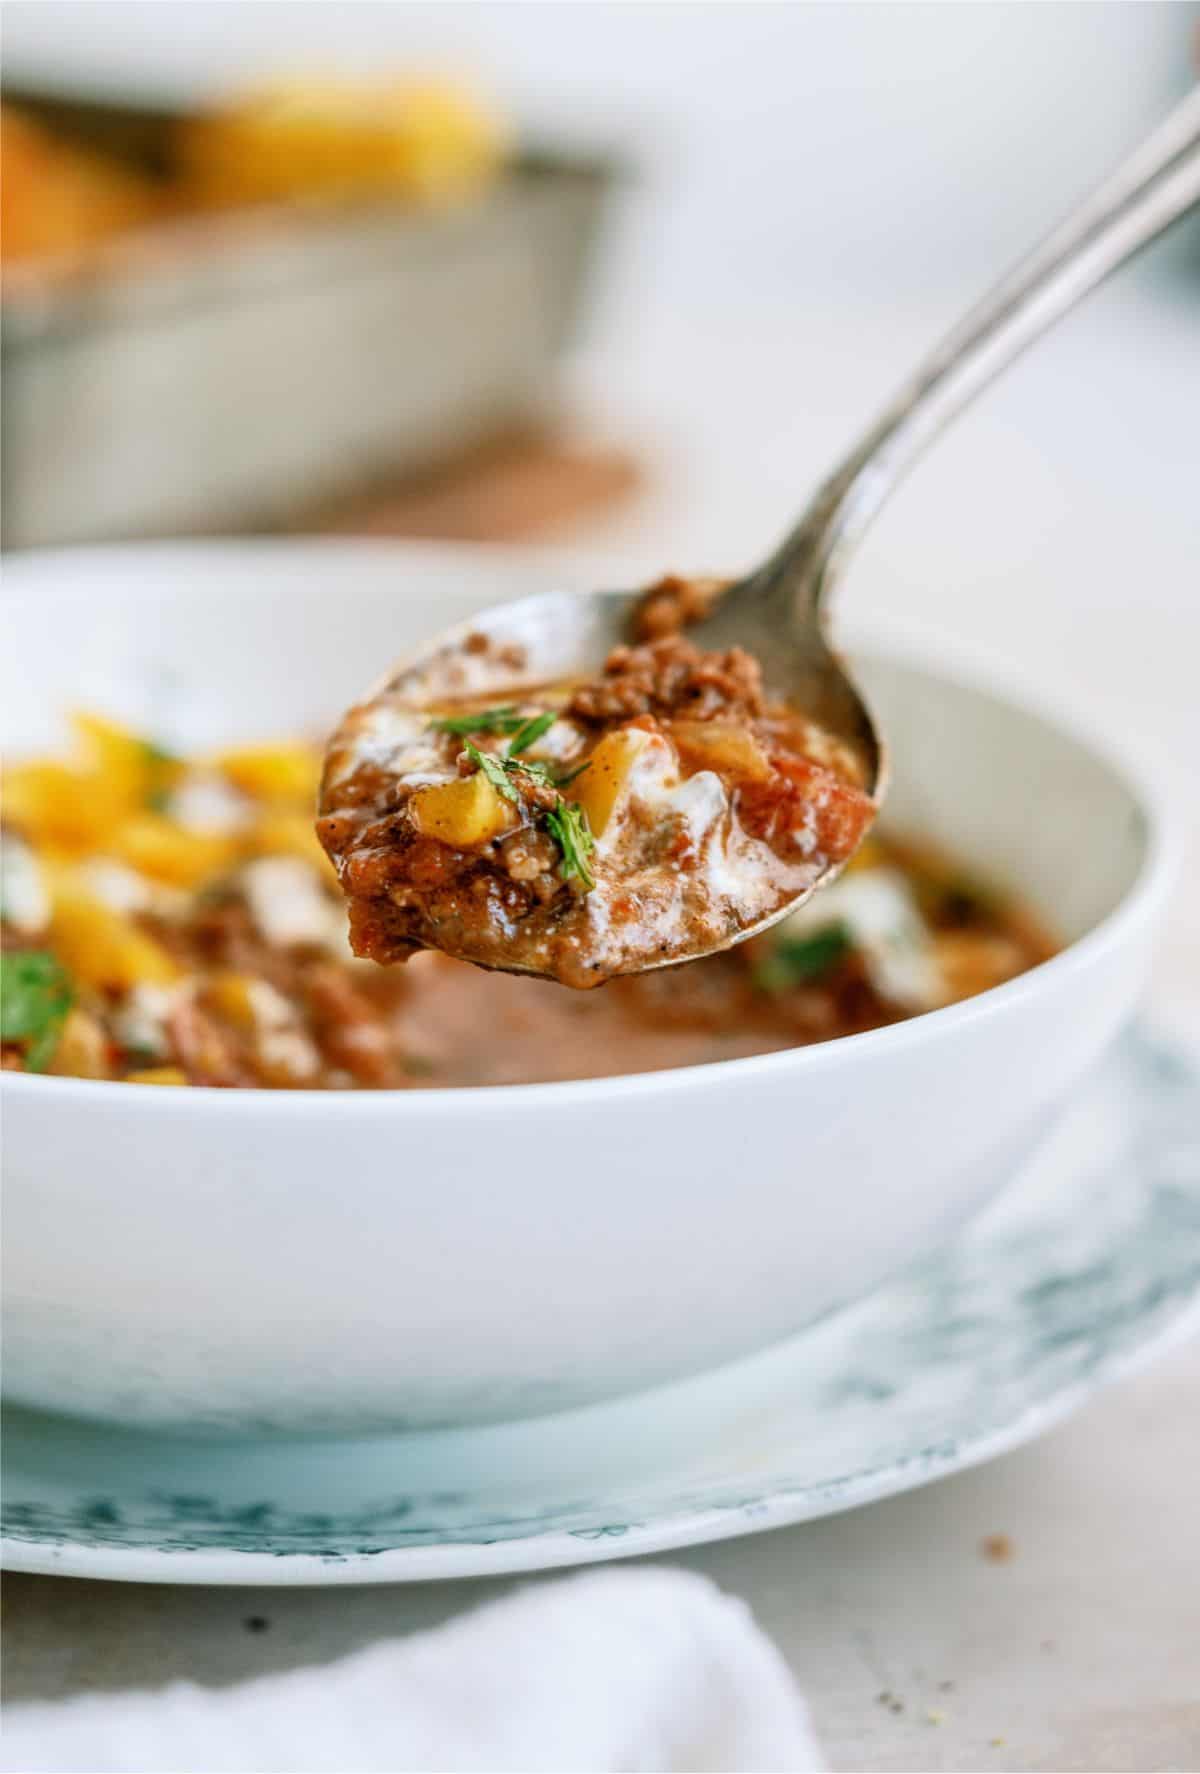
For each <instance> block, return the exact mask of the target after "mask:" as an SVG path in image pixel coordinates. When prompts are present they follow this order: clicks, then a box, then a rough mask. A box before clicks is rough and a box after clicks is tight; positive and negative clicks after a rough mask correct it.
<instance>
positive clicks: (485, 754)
mask: <svg viewBox="0 0 1200 1774" xmlns="http://www.w3.org/2000/svg"><path fill="white" fill-rule="evenodd" d="M466 751H467V756H468V757H469V758H472V759H473V760H474V762H475V764H476V765H477V766H478V768H479V769H480V770H482V771H483V774H484V775H485V776H486V777H487V779H488V781H489V782H490V783H491V785H492V787H493V788H494V789H495V791H496V793H497V794H498V795H503V796H504V799H505V800H506V801H511V802H512V804H513V806H514V807H519V806H520V805H521V796H520V794H519V793H518V791H517V789H516V788H515V787H514V785H513V784H512V783H511V782H510V781H509V779H508V776H507V775H506V773H505V769H504V762H503V760H502V759H501V758H498V757H496V756H495V755H494V754H493V753H492V752H490V751H480V749H479V747H478V746H477V745H473V744H472V743H471V741H470V740H469V739H468V740H467V742H466Z"/></svg>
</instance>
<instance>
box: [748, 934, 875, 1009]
mask: <svg viewBox="0 0 1200 1774" xmlns="http://www.w3.org/2000/svg"><path fill="white" fill-rule="evenodd" d="M852 947H853V942H852V939H851V936H850V932H849V930H848V929H847V927H846V925H845V924H843V923H841V922H840V921H839V922H837V923H833V924H823V925H822V926H821V928H820V929H819V930H814V931H813V932H812V933H811V935H808V936H784V937H781V938H780V939H779V940H778V941H777V942H775V943H774V944H773V945H772V947H771V950H770V953H769V954H767V955H766V956H765V957H764V958H763V960H761V961H760V962H759V963H758V965H757V966H756V967H755V969H754V973H753V976H752V977H753V980H754V984H755V985H756V986H757V987H758V989H759V991H760V992H767V993H769V994H770V995H771V996H772V997H779V996H780V995H781V994H782V993H784V992H790V991H791V990H792V989H793V988H794V987H796V986H800V985H809V984H811V983H812V982H813V981H814V980H818V979H821V978H823V976H824V975H825V974H827V973H829V972H830V971H831V970H832V969H833V968H834V967H836V966H837V964H838V962H839V961H842V960H844V959H845V957H846V956H847V955H848V954H849V952H850V950H851V948H852Z"/></svg>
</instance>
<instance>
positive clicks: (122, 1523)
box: [2, 1031, 1200, 1585]
mask: <svg viewBox="0 0 1200 1774" xmlns="http://www.w3.org/2000/svg"><path fill="white" fill-rule="evenodd" d="M680 1235H681V1237H682V1236H686V1227H681V1229H680ZM1197 1325H1200V1072H1198V1070H1197V1067H1196V1064H1195V1063H1194V1061H1193V1060H1192V1059H1191V1058H1189V1057H1186V1056H1185V1055H1184V1054H1183V1053H1182V1052H1181V1051H1179V1050H1177V1049H1176V1048H1174V1047H1172V1046H1169V1045H1167V1044H1165V1043H1163V1042H1162V1041H1160V1040H1158V1039H1156V1038H1151V1037H1150V1036H1148V1035H1147V1034H1145V1033H1144V1032H1137V1031H1135V1032H1134V1033H1132V1034H1130V1035H1128V1036H1126V1037H1125V1039H1124V1040H1123V1041H1122V1042H1121V1044H1120V1045H1119V1047H1118V1048H1117V1049H1116V1050H1115V1051H1114V1052H1113V1053H1112V1054H1111V1055H1110V1056H1109V1058H1108V1059H1107V1060H1106V1061H1105V1063H1104V1065H1103V1067H1102V1068H1101V1069H1100V1071H1099V1072H1098V1073H1096V1074H1095V1075H1094V1076H1093V1077H1092V1079H1091V1080H1090V1081H1089V1082H1088V1084H1087V1085H1085V1086H1084V1087H1083V1089H1082V1090H1081V1091H1080V1092H1079V1093H1078V1094H1077V1096H1076V1098H1075V1100H1074V1101H1073V1103H1072V1105H1071V1107H1070V1108H1069V1110H1068V1111H1067V1113H1066V1115H1065V1116H1064V1117H1063V1119H1062V1120H1061V1121H1060V1122H1059V1124H1058V1126H1057V1127H1056V1128H1055V1129H1054V1130H1053V1132H1052V1133H1051V1134H1050V1135H1049V1136H1048V1137H1047V1140H1046V1142H1045V1144H1044V1146H1043V1147H1042V1149H1041V1150H1040V1152H1039V1154H1038V1156H1037V1157H1036V1159H1035V1160H1034V1161H1033V1162H1032V1163H1031V1164H1030V1165H1029V1166H1027V1167H1026V1169H1025V1170H1024V1172H1023V1173H1022V1175H1021V1176H1020V1177H1019V1178H1018V1179H1016V1180H1014V1183H1013V1185H1012V1187H1011V1188H1010V1189H1009V1190H1008V1191H1007V1193H1006V1194H1005V1196H1004V1198H1003V1199H1002V1200H1001V1201H1000V1202H999V1203H997V1205H996V1206H994V1207H993V1208H992V1209H990V1210H989V1211H988V1212H987V1213H986V1214H985V1215H984V1216H983V1217H982V1218H981V1219H979V1220H978V1221H977V1222H976V1223H975V1224H974V1225H973V1226H972V1227H971V1228H970V1229H969V1230H967V1231H966V1232H965V1233H964V1234H962V1235H961V1236H960V1237H958V1238H957V1239H956V1240H955V1241H954V1242H953V1243H952V1244H950V1245H948V1246H947V1247H946V1248H945V1249H944V1250H943V1251H941V1252H940V1253H939V1254H938V1255H937V1256H935V1257H933V1258H932V1259H929V1260H926V1261H925V1262H923V1263H922V1264H920V1265H919V1266H918V1267H916V1268H914V1269H912V1270H910V1271H909V1272H908V1273H907V1274H906V1275H904V1276H903V1277H901V1278H900V1279H899V1280H897V1281H894V1282H892V1283H891V1284H890V1285H888V1286H887V1287H886V1288H884V1289H882V1290H880V1291H879V1292H878V1293H877V1294H875V1295H874V1296H873V1297H872V1298H871V1299H869V1300H867V1301H865V1302H864V1303H862V1304H861V1305H859V1306H856V1307H854V1308H853V1309H851V1310H849V1311H846V1312H842V1313H840V1314H838V1315H837V1316H836V1317H833V1318H831V1319H829V1320H827V1321H826V1322H825V1323H823V1324H821V1325H819V1326H817V1327H816V1328H814V1329H811V1330H809V1331H808V1332H806V1333H805V1334H804V1335H802V1336H800V1337H796V1338H794V1339H792V1340H791V1341H790V1342H788V1343H787V1344H785V1345H782V1346H780V1347H778V1348H775V1349H773V1350H770V1351H768V1352H767V1353H765V1354H762V1355H759V1356H756V1357H754V1358H753V1359H751V1360H748V1361H742V1362H739V1363H737V1364H735V1365H733V1366H730V1367H727V1368H723V1369H721V1370H719V1371H718V1372H716V1373H713V1374H709V1375H707V1376H704V1377H702V1378H698V1379H692V1380H688V1381H685V1382H683V1383H681V1384H677V1385H674V1386H670V1387H664V1388H661V1389H659V1390H657V1391H655V1392H653V1393H645V1394H642V1395H641V1396H640V1397H637V1398H632V1399H624V1400H621V1401H619V1402H617V1403H610V1404H606V1405H600V1406H595V1407H592V1408H591V1409H588V1410H581V1411H573V1412H570V1413H567V1414H564V1415H561V1416H557V1417H551V1418H542V1419H538V1420H535V1421H529V1422H523V1423H512V1424H503V1425H499V1426H492V1427H487V1428H471V1429H462V1430H440V1431H437V1432H430V1433H423V1434H412V1435H405V1436H393V1437H377V1438H373V1439H370V1440H353V1441H350V1440H337V1441H332V1440H323V1441H315V1440H308V1441H304V1440H281V1439H272V1440H255V1441H240V1440H239V1441H223V1442H218V1441H210V1442H195V1441H186V1440H182V1439H177V1438H175V1439H173V1438H170V1437H166V1436H157V1435H149V1434H144V1433H133V1432H124V1431H120V1430H115V1429H110V1428H106V1427H104V1426H103V1425H99V1424H87V1423H81V1422H69V1421H66V1420H60V1419H54V1418H50V1417H45V1416H39V1415H37V1414H35V1413H33V1412H30V1411H24V1410H17V1409H13V1410H11V1411H8V1412H7V1413H6V1417H5V1434H4V1448H3V1456H4V1484H3V1510H2V1520H3V1562H4V1564H5V1565H6V1567H7V1568H9V1569H10V1570H20V1571H32V1572H50V1573H59V1574H61V1575H64V1576H76V1577H105V1578H117V1579H125V1580H129V1581H137V1582H164V1583H214V1584H218V1583H220V1584H225V1583H247V1584H250V1583H253V1584H322V1585H323V1584H340V1583H382V1582H399V1581H407V1580H419V1579H431V1578H444V1577H458V1576H480V1575H487V1574H490V1573H499V1572H508V1571H524V1570H536V1569H543V1568H546V1567H550V1566H557V1565H572V1564H583V1563H588V1562H592V1561H595V1560H599V1559H605V1558H612V1557H627V1556H630V1555H632V1554H635V1553H647V1552H661V1551H665V1550H667V1549H670V1548H672V1547H679V1546H688V1545H695V1544H699V1543H701V1542H704V1541H709V1540H717V1539H722V1538H725V1537H727V1536H731V1535H735V1534H743V1533H749V1532H753V1531H755V1530H758V1529H762V1528H770V1527H778V1526H781V1525H783V1524H785V1523H789V1522H799V1521H805V1520H808V1519H811V1518H813V1517H815V1516H820V1515H827V1514H832V1513H834V1512H835V1511H838V1510H843V1509H849V1508H853V1507H855V1506H857V1505H859V1504H862V1503H868V1502H871V1501H873V1500H874V1499H876V1498H878V1497H884V1496H887V1495H889V1494H891V1493H893V1492H897V1491H902V1490H906V1489H909V1488H911V1487H913V1486H916V1485H920V1484H926V1483H928V1482H929V1481H930V1480H932V1479H935V1478H940V1477H943V1476H945V1475H946V1474H948V1473H952V1472H957V1471H961V1470H962V1469H964V1468H966V1467H968V1466H972V1465H975V1464H977V1463H978V1462H979V1461H982V1460H985V1459H989V1458H991V1457H992V1456H994V1455H996V1454H999V1453H1001V1452H1003V1451H1005V1450H1006V1449H1009V1448H1012V1447H1015V1446H1017V1445H1018V1444H1019V1443H1021V1442H1023V1441H1027V1440H1029V1439H1030V1438H1031V1437H1033V1436H1035V1435H1037V1434H1039V1433H1040V1432H1041V1431H1042V1430H1044V1429H1045V1428H1047V1427H1048V1426H1049V1425H1051V1424H1052V1423H1055V1422H1057V1421H1058V1420H1060V1419H1061V1418H1063V1417H1065V1416H1066V1415H1067V1414H1068V1413H1069V1412H1070V1411H1072V1410H1074V1409H1075V1408H1076V1407H1077V1406H1078V1405H1079V1404H1081V1403H1082V1402H1083V1400H1084V1399H1086V1398H1087V1397H1088V1396H1090V1395H1091V1394H1092V1393H1093V1392H1095V1391H1096V1390H1097V1389H1098V1388H1099V1387H1101V1386H1103V1385H1104V1384H1106V1383H1107V1382H1109V1381H1110V1380H1112V1379H1114V1378H1116V1377H1117V1376H1119V1375H1121V1374H1124V1373H1126V1372H1128V1371H1129V1370H1130V1369H1131V1368H1132V1367H1134V1366H1135V1365H1137V1364H1139V1363H1141V1362H1143V1361H1145V1360H1146V1359H1147V1358H1148V1357H1149V1356H1150V1355H1152V1354H1154V1353H1156V1352H1158V1351H1159V1350H1161V1349H1162V1348H1163V1347H1164V1346H1165V1345H1167V1344H1168V1343H1171V1342H1174V1341H1175V1340H1177V1339H1180V1338H1182V1337H1183V1336H1185V1335H1186V1334H1187V1333H1188V1332H1189V1330H1191V1329H1194V1328H1196V1327H1197Z"/></svg>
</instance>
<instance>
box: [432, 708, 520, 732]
mask: <svg viewBox="0 0 1200 1774" xmlns="http://www.w3.org/2000/svg"><path fill="white" fill-rule="evenodd" d="M429 725H430V727H431V729H432V730H433V731H434V732H435V733H458V734H460V735H463V736H465V735H466V734H469V733H519V732H520V730H521V728H522V727H523V726H525V725H526V720H525V716H524V715H522V714H518V712H517V710H516V708H515V707H513V706H512V705H511V704H510V705H509V706H507V707H505V708H481V709H477V710H476V712H475V713H474V714H473V715H439V716H438V717H437V718H436V719H435V720H432V721H430V723H429Z"/></svg>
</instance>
